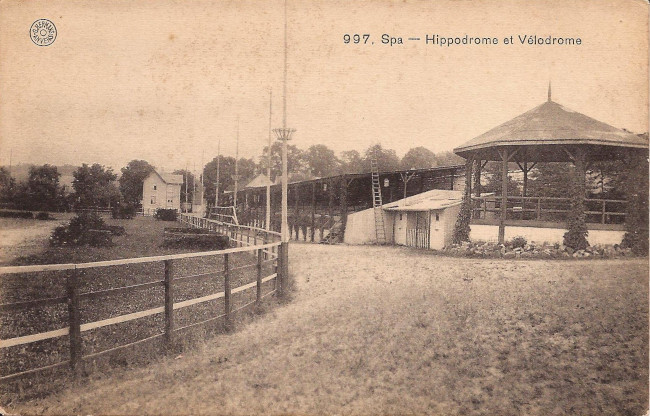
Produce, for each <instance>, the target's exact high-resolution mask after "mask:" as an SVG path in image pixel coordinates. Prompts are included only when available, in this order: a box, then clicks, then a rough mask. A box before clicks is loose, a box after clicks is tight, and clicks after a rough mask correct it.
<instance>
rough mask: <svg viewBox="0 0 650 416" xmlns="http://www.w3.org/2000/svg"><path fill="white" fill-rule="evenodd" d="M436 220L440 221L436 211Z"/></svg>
mask: <svg viewBox="0 0 650 416" xmlns="http://www.w3.org/2000/svg"><path fill="white" fill-rule="evenodd" d="M436 221H440V214H439V213H437V212H436Z"/></svg>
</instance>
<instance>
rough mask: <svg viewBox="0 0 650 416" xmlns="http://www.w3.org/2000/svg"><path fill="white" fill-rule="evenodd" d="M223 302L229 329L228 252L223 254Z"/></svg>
mask: <svg viewBox="0 0 650 416" xmlns="http://www.w3.org/2000/svg"><path fill="white" fill-rule="evenodd" d="M223 277H224V279H223V292H224V298H223V304H224V308H225V314H226V329H230V262H229V260H228V253H226V254H224V255H223Z"/></svg>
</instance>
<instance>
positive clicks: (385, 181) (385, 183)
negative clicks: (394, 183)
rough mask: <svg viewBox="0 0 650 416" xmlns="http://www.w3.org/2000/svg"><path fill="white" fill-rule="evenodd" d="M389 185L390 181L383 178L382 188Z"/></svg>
mask: <svg viewBox="0 0 650 416" xmlns="http://www.w3.org/2000/svg"><path fill="white" fill-rule="evenodd" d="M389 185H390V181H389V180H388V178H385V179H384V188H388V186H389Z"/></svg>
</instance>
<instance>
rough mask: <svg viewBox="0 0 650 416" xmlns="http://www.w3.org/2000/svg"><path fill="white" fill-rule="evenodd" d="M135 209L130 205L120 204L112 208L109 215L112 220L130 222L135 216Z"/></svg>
mask: <svg viewBox="0 0 650 416" xmlns="http://www.w3.org/2000/svg"><path fill="white" fill-rule="evenodd" d="M136 212H137V210H136V207H135V205H132V204H122V205H118V206H116V207H113V210H112V211H111V215H112V216H113V218H114V219H121V220H130V219H132V218H133V217H135V215H136Z"/></svg>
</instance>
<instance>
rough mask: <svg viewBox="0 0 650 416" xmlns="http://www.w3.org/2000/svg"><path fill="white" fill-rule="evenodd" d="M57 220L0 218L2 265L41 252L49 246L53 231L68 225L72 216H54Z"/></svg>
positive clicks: (0, 256)
mask: <svg viewBox="0 0 650 416" xmlns="http://www.w3.org/2000/svg"><path fill="white" fill-rule="evenodd" d="M52 215H53V216H54V217H55V218H56V220H48V221H39V220H33V219H21V218H0V265H5V264H7V263H9V262H10V261H11V260H13V259H14V258H16V257H18V256H28V255H30V254H35V253H38V252H40V251H41V250H42V249H43V247H44V246H45V245H46V244H47V241H48V239H49V238H50V234H51V233H52V230H54V228H55V227H56V226H58V225H62V224H66V223H67V222H68V221H69V220H70V218H71V217H72V215H71V214H61V213H55V214H52Z"/></svg>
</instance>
